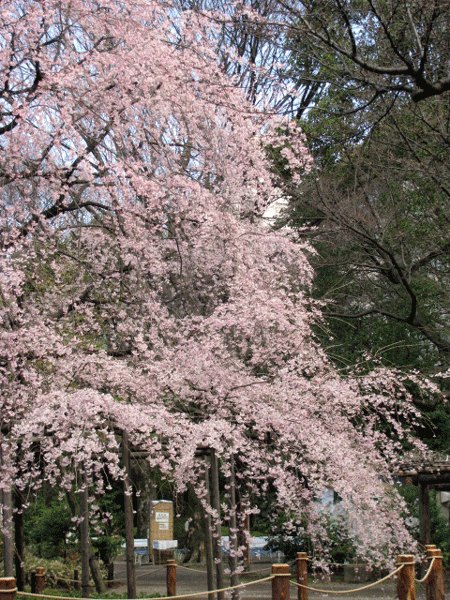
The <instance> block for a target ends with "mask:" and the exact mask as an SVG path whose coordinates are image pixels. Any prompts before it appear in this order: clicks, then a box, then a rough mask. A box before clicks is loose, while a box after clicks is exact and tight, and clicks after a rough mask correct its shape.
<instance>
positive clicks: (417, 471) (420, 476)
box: [397, 454, 450, 546]
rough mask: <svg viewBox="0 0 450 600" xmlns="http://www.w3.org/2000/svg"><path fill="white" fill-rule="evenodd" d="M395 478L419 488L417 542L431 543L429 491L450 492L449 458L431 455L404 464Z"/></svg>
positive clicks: (404, 483)
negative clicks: (423, 459) (422, 459)
mask: <svg viewBox="0 0 450 600" xmlns="http://www.w3.org/2000/svg"><path fill="white" fill-rule="evenodd" d="M397 477H398V479H399V480H400V482H401V483H402V484H403V485H417V486H418V487H419V538H420V540H419V541H420V543H421V544H422V545H424V546H425V545H427V544H429V543H430V541H431V527H430V501H429V490H430V489H435V490H439V491H450V457H449V456H442V455H438V454H431V455H430V456H429V458H428V460H426V461H421V462H419V461H417V462H416V461H410V462H408V463H404V464H403V465H401V466H400V468H399V471H398V472H397Z"/></svg>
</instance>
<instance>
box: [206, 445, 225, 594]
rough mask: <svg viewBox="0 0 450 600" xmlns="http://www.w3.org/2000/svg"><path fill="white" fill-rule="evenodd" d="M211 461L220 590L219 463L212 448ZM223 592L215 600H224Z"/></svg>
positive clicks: (217, 578) (216, 555)
mask: <svg viewBox="0 0 450 600" xmlns="http://www.w3.org/2000/svg"><path fill="white" fill-rule="evenodd" d="M210 459H211V505H212V507H213V509H214V510H215V511H216V523H215V530H216V532H215V536H214V559H215V561H216V585H217V589H218V590H220V589H222V588H224V587H225V584H224V577H223V560H222V534H221V527H220V490H219V461H218V460H217V454H216V451H215V450H214V448H211V449H210ZM224 598H225V592H218V593H217V600H224Z"/></svg>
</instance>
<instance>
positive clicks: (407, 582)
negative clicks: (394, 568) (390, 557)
mask: <svg viewBox="0 0 450 600" xmlns="http://www.w3.org/2000/svg"><path fill="white" fill-rule="evenodd" d="M398 563H399V565H398V566H400V565H404V566H403V568H402V569H401V571H399V574H398V580H397V596H398V600H416V580H415V569H414V556H412V555H409V554H404V555H401V556H399V557H398Z"/></svg>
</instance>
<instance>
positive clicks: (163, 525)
mask: <svg viewBox="0 0 450 600" xmlns="http://www.w3.org/2000/svg"><path fill="white" fill-rule="evenodd" d="M159 530H160V531H163V530H166V531H168V530H169V523H159Z"/></svg>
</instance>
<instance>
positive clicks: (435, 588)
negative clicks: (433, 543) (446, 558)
mask: <svg viewBox="0 0 450 600" xmlns="http://www.w3.org/2000/svg"><path fill="white" fill-rule="evenodd" d="M426 556H427V558H428V559H429V562H428V564H430V562H431V561H432V560H433V559H434V563H433V566H432V568H431V571H430V574H429V575H428V577H427V580H426V581H425V589H426V598H427V600H445V593H444V569H443V565H442V551H441V550H438V549H427V554H426Z"/></svg>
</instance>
